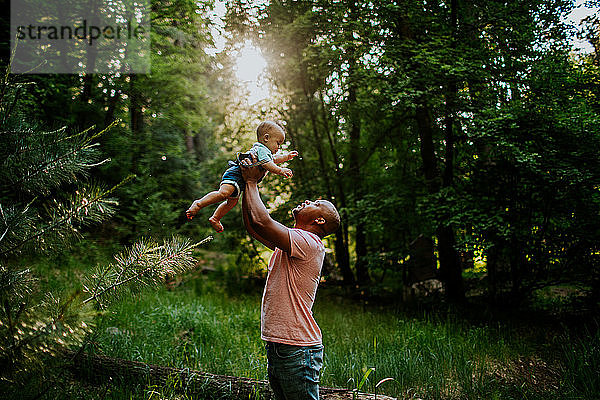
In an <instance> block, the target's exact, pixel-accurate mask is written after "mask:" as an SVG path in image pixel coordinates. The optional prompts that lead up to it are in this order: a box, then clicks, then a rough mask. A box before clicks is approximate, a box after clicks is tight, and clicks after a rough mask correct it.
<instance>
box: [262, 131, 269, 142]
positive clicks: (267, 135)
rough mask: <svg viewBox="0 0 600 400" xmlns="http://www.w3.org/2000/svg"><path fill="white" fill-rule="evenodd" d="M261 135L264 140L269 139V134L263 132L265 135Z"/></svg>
mask: <svg viewBox="0 0 600 400" xmlns="http://www.w3.org/2000/svg"><path fill="white" fill-rule="evenodd" d="M263 137H264V138H265V142H266V141H267V140H269V134H268V133H265V135H264V136H263Z"/></svg>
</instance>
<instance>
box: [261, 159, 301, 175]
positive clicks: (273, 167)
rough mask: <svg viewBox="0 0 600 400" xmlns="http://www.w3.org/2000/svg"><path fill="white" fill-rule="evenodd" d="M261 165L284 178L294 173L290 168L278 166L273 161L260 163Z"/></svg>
mask: <svg viewBox="0 0 600 400" xmlns="http://www.w3.org/2000/svg"><path fill="white" fill-rule="evenodd" d="M282 162H283V161H282ZM261 167H263V168H264V169H266V170H267V171H269V172H272V173H274V174H277V175H281V176H285V177H286V178H291V177H292V176H293V175H294V174H293V172H292V170H291V169H289V168H281V167H280V166H278V165H277V164H275V161H269V162H266V163H264V164H261Z"/></svg>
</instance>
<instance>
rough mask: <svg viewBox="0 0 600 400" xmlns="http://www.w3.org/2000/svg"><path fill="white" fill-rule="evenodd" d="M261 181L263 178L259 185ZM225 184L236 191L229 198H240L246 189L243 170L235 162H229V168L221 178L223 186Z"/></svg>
mask: <svg viewBox="0 0 600 400" xmlns="http://www.w3.org/2000/svg"><path fill="white" fill-rule="evenodd" d="M260 181H262V178H260V179H259V180H258V182H259V183H260ZM224 183H228V184H230V185H232V186H233V187H235V190H234V191H233V193H231V196H229V198H233V199H235V198H237V197H240V194H242V192H243V191H244V189H245V188H246V181H244V177H243V176H242V168H241V167H240V166H239V165H238V164H237V163H236V162H235V161H229V168H227V170H226V171H225V173H224V174H223V177H222V178H221V185H222V184H224Z"/></svg>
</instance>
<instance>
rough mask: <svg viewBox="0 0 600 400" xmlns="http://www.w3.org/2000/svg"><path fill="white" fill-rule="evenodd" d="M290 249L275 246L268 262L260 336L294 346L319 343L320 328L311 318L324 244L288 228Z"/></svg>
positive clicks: (312, 234) (308, 235) (300, 231)
mask: <svg viewBox="0 0 600 400" xmlns="http://www.w3.org/2000/svg"><path fill="white" fill-rule="evenodd" d="M289 235H290V247H291V252H290V254H287V253H285V252H283V251H282V250H281V249H279V248H276V249H275V251H274V252H273V255H272V256H271V261H270V262H269V273H268V275H267V283H266V284H265V290H264V292H263V297H262V306H261V315H260V325H261V338H262V339H263V340H267V341H270V342H278V343H284V344H291V345H296V346H312V345H315V344H321V343H322V339H321V329H319V325H317V322H316V321H315V319H314V318H313V314H312V306H313V303H314V301H315V295H316V293H317V286H318V284H319V277H320V275H321V267H322V266H323V258H324V257H325V246H323V243H322V242H321V238H319V236H317V235H315V234H314V233H311V232H308V231H305V230H302V229H295V228H294V229H289Z"/></svg>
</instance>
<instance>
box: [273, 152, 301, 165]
mask: <svg viewBox="0 0 600 400" xmlns="http://www.w3.org/2000/svg"><path fill="white" fill-rule="evenodd" d="M297 155H298V152H297V151H296V150H293V151H290V152H289V153H283V154H275V155H274V156H273V161H274V162H275V164H281V163H283V162H286V161H290V160H291V159H292V158H294V157H296V156H297Z"/></svg>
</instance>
